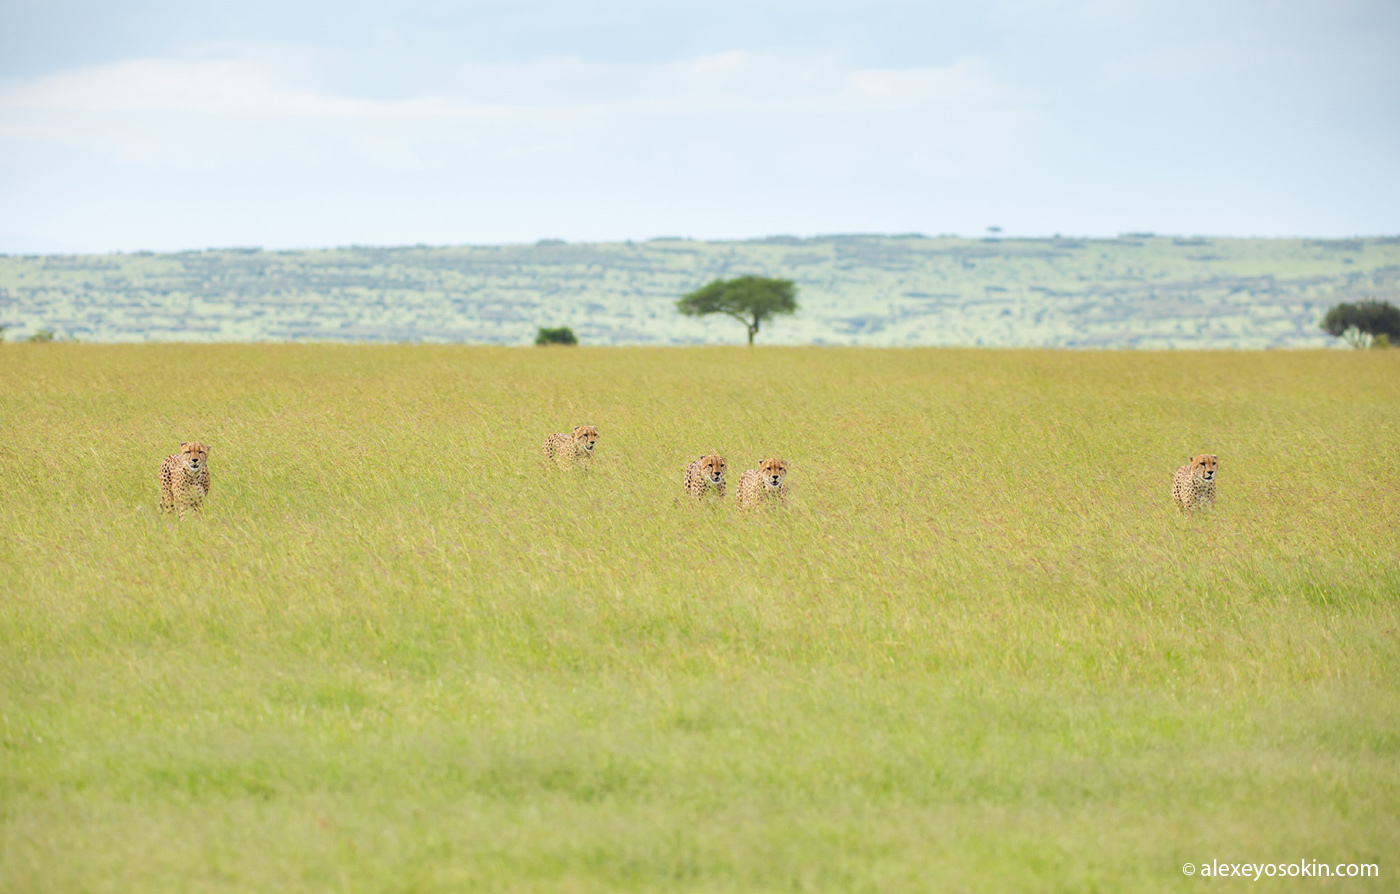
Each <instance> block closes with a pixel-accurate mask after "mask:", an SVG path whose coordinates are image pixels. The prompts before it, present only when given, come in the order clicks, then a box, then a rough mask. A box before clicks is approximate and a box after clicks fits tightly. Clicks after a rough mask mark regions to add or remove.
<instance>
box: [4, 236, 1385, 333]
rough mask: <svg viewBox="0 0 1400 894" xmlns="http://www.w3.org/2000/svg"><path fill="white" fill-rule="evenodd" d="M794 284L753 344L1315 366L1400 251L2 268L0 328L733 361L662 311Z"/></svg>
mask: <svg viewBox="0 0 1400 894" xmlns="http://www.w3.org/2000/svg"><path fill="white" fill-rule="evenodd" d="M740 274H757V275H761V276H770V277H779V278H783V279H791V280H792V281H793V282H794V283H795V284H796V285H797V288H798V290H799V291H800V294H801V305H802V309H801V311H800V312H799V313H798V314H797V315H796V316H792V317H782V318H781V319H779V320H774V321H772V322H771V323H770V324H768V325H766V326H765V327H764V331H763V335H762V338H761V341H762V342H763V343H765V344H787V345H812V344H816V345H848V346H854V345H859V346H862V347H915V346H925V347H926V346H934V345H942V346H953V345H956V346H963V347H1059V348H1063V347H1100V348H1101V347H1154V348H1163V347H1175V348H1213V349H1215V348H1223V349H1233V348H1246V347H1248V348H1264V347H1274V348H1279V347H1289V348H1316V347H1323V346H1326V345H1327V344H1329V342H1330V341H1331V340H1330V339H1329V337H1328V336H1327V335H1326V334H1325V333H1324V332H1323V331H1322V330H1321V329H1320V328H1319V327H1318V322H1319V321H1320V320H1321V319H1322V316H1323V314H1324V313H1325V312H1326V311H1327V309H1328V308H1329V307H1332V306H1333V305H1335V304H1337V303H1338V302H1342V301H1361V300H1368V299H1377V300H1383V301H1391V302H1392V303H1394V302H1397V301H1400V238H1397V237H1379V238H1367V239H1234V238H1230V239H1216V238H1186V239H1183V238H1173V237H1168V236H1151V235H1149V234H1126V235H1124V236H1123V237H1120V238H1118V239H1061V238H1053V239H1004V240H1003V239H961V238H958V237H953V236H942V237H938V238H933V239H930V238H927V237H923V236H916V235H910V236H875V235H866V236H815V237H812V238H809V239H798V238H794V237H784V236H777V237H770V238H767V239H754V240H747V241H724V242H701V241H695V240H690V239H653V240H648V241H646V242H626V243H622V242H613V243H606V242H604V243H591V244H590V243H567V244H566V243H562V242H559V241H557V240H545V241H544V242H541V243H538V244H535V245H459V246H439V247H432V246H425V245H420V246H399V247H382V248H376V247H369V246H360V247H351V248H337V249H321V250H305V251H262V250H260V249H252V248H248V249H210V250H208V251H185V252H174V253H168V254H152V253H150V252H138V253H135V254H106V255H30V256H23V257H15V256H5V255H0V326H8V327H9V333H8V337H9V339H10V340H12V341H13V340H22V339H26V338H29V337H31V336H33V335H35V334H37V333H38V332H39V331H41V330H50V331H52V332H53V333H54V334H55V335H56V336H57V337H59V338H70V337H71V338H78V339H81V340H82V341H84V342H141V341H176V342H192V341H198V342H229V341H251V342H257V341H269V340H273V341H299V340H306V341H339V342H366V341H371V342H375V341H381V342H382V341H387V342H415V341H423V342H457V343H477V344H498V345H528V344H530V343H532V342H533V341H534V339H535V334H536V331H537V329H538V327H540V326H550V327H554V326H570V327H572V328H573V329H574V331H575V332H576V333H577V334H578V337H579V339H580V341H582V342H583V343H584V344H587V345H610V346H617V345H634V346H659V345H666V344H686V345H693V344H701V343H704V344H715V343H722V342H736V341H737V342H742V341H743V340H744V337H745V336H744V330H743V329H742V328H739V327H736V326H735V325H734V322H733V321H732V320H728V319H722V318H721V319H693V318H687V317H683V316H681V315H680V314H678V313H676V307H675V302H676V299H677V298H680V297H681V296H682V295H684V294H686V293H687V292H690V291H691V290H693V289H698V288H700V287H701V286H703V285H705V283H707V282H710V281H711V280H713V279H716V278H719V277H729V276H736V275H740Z"/></svg>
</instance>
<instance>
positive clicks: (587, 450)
mask: <svg viewBox="0 0 1400 894" xmlns="http://www.w3.org/2000/svg"><path fill="white" fill-rule="evenodd" d="M597 443H598V428H597V427H596V426H593V425H577V426H574V430H573V432H571V433H569V434H565V433H563V432H555V433H554V434H552V435H550V436H549V437H547V438H545V439H544V458H545V459H547V460H550V461H551V462H556V463H565V462H573V463H581V462H584V461H587V460H590V459H592V458H593V446H594V445H595V444H597Z"/></svg>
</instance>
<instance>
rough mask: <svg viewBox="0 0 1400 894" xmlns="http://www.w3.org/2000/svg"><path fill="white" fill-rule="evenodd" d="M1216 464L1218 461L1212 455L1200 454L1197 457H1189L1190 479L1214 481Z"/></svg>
mask: <svg viewBox="0 0 1400 894" xmlns="http://www.w3.org/2000/svg"><path fill="white" fill-rule="evenodd" d="M1217 463H1218V460H1217V459H1216V457H1215V454H1213V453H1202V454H1201V455H1199V456H1193V457H1191V477H1192V478H1202V479H1205V480H1206V481H1214V480H1215V467H1216V464H1217Z"/></svg>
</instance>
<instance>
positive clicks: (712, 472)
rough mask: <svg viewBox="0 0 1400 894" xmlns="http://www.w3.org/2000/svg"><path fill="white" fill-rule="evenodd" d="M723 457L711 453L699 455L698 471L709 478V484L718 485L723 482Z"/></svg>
mask: <svg viewBox="0 0 1400 894" xmlns="http://www.w3.org/2000/svg"><path fill="white" fill-rule="evenodd" d="M724 465H725V463H724V457H722V456H719V455H717V454H714V453H711V454H710V455H709V456H702V457H700V471H701V472H703V473H704V474H705V477H706V478H708V479H710V483H711V484H715V485H719V484H723V483H724Z"/></svg>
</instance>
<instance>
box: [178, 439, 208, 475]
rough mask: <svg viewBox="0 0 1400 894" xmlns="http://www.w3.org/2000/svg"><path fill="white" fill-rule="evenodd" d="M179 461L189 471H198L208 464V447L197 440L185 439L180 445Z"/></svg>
mask: <svg viewBox="0 0 1400 894" xmlns="http://www.w3.org/2000/svg"><path fill="white" fill-rule="evenodd" d="M180 462H182V463H183V464H184V466H185V468H187V469H189V470H190V471H191V472H198V471H199V470H200V469H202V468H204V467H205V466H207V465H209V448H208V447H206V446H205V445H203V444H201V443H200V442H198V441H185V442H184V443H183V444H181V445H180Z"/></svg>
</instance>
